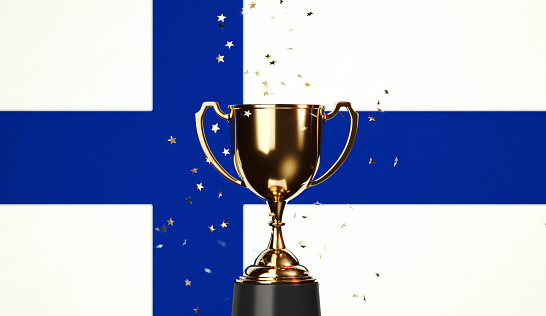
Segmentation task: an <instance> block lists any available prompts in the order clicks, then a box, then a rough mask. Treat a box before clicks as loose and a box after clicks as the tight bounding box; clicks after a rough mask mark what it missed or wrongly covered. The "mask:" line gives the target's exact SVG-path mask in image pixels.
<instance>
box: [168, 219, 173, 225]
mask: <svg viewBox="0 0 546 316" xmlns="http://www.w3.org/2000/svg"><path fill="white" fill-rule="evenodd" d="M167 223H168V224H167V225H171V226H174V221H173V219H172V218H169V219H168V220H167Z"/></svg>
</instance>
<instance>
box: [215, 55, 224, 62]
mask: <svg viewBox="0 0 546 316" xmlns="http://www.w3.org/2000/svg"><path fill="white" fill-rule="evenodd" d="M216 60H218V62H224V56H222V55H220V54H218V57H216Z"/></svg>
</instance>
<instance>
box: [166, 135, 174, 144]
mask: <svg viewBox="0 0 546 316" xmlns="http://www.w3.org/2000/svg"><path fill="white" fill-rule="evenodd" d="M167 141H168V142H171V145H172V144H176V138H174V137H173V136H172V135H171V138H169V139H167Z"/></svg>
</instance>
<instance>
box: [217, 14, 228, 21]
mask: <svg viewBox="0 0 546 316" xmlns="http://www.w3.org/2000/svg"><path fill="white" fill-rule="evenodd" d="M225 18H226V17H225V16H224V14H223V13H222V14H220V15H218V21H222V22H224V19H225Z"/></svg>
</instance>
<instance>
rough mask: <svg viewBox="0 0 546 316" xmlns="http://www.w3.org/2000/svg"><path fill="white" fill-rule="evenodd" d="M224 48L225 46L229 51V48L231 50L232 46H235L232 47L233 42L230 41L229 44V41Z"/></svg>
mask: <svg viewBox="0 0 546 316" xmlns="http://www.w3.org/2000/svg"><path fill="white" fill-rule="evenodd" d="M226 46H227V47H228V48H229V49H231V48H232V47H233V46H235V45H233V41H231V42H230V41H227V44H226Z"/></svg>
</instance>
